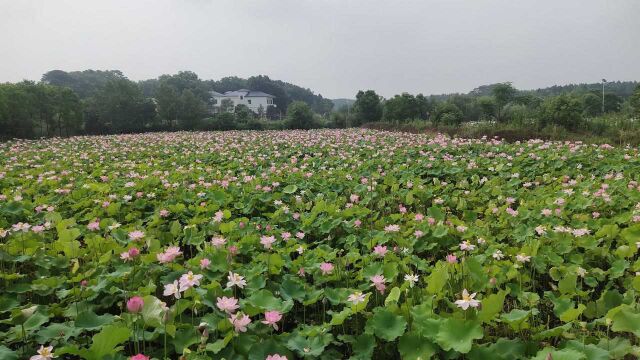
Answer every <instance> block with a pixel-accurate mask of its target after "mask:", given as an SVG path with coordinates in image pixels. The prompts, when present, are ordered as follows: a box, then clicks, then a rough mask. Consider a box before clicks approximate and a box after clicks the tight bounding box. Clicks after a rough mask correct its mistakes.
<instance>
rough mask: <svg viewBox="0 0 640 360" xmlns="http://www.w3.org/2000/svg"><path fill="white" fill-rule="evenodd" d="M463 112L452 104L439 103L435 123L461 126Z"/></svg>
mask: <svg viewBox="0 0 640 360" xmlns="http://www.w3.org/2000/svg"><path fill="white" fill-rule="evenodd" d="M462 119H463V114H462V110H460V108H459V107H457V106H456V104H453V103H450V102H443V103H439V104H438V105H437V106H436V111H435V116H434V122H435V123H436V124H443V125H459V124H460V123H462Z"/></svg>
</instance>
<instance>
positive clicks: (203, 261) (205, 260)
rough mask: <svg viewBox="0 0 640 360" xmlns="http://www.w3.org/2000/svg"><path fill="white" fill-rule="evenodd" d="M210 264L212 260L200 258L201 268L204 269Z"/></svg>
mask: <svg viewBox="0 0 640 360" xmlns="http://www.w3.org/2000/svg"><path fill="white" fill-rule="evenodd" d="M209 266H211V260H209V259H207V258H204V259H200V269H202V270H204V269H208V268H209Z"/></svg>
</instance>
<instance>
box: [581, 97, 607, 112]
mask: <svg viewBox="0 0 640 360" xmlns="http://www.w3.org/2000/svg"><path fill="white" fill-rule="evenodd" d="M582 109H583V113H584V115H585V116H597V115H600V114H601V113H602V99H601V98H600V97H599V96H598V95H596V94H593V93H587V94H584V95H583V96H582Z"/></svg>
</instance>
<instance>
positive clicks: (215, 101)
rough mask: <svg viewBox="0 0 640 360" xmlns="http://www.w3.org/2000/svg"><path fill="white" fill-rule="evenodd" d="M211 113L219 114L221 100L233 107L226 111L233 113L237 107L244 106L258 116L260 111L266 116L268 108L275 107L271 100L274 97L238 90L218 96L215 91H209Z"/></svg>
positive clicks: (259, 92) (258, 92)
mask: <svg viewBox="0 0 640 360" xmlns="http://www.w3.org/2000/svg"><path fill="white" fill-rule="evenodd" d="M209 93H210V94H211V104H212V109H211V110H212V112H213V113H218V112H220V105H221V104H222V100H224V99H229V100H231V101H232V102H233V106H232V107H230V108H229V109H228V111H230V112H233V111H234V109H235V107H236V106H237V105H241V104H242V105H245V106H246V107H248V108H249V109H251V111H253V112H254V113H256V114H258V113H260V111H261V110H262V114H266V112H267V107H268V106H275V104H274V103H273V99H274V98H275V96H273V95H270V94H267V93H263V92H262V91H253V90H247V89H240V90H236V91H227V92H225V93H224V94H220V93H219V92H216V91H210V92H209Z"/></svg>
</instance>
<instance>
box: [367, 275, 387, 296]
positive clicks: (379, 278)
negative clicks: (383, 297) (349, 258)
mask: <svg viewBox="0 0 640 360" xmlns="http://www.w3.org/2000/svg"><path fill="white" fill-rule="evenodd" d="M370 280H371V282H372V285H371V286H375V287H376V289H377V290H378V291H380V293H381V294H382V293H384V289H385V288H386V286H385V284H384V282H385V281H386V279H385V278H384V276H383V275H374V276H372V277H371V278H370Z"/></svg>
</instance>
